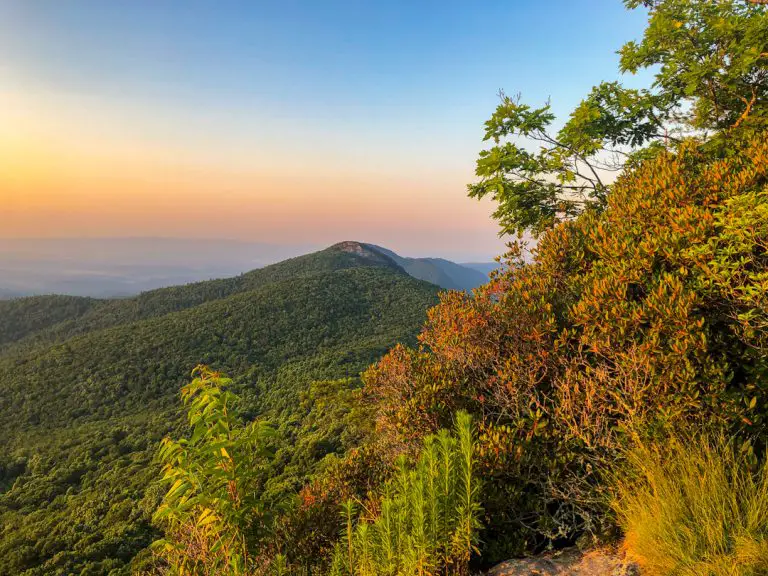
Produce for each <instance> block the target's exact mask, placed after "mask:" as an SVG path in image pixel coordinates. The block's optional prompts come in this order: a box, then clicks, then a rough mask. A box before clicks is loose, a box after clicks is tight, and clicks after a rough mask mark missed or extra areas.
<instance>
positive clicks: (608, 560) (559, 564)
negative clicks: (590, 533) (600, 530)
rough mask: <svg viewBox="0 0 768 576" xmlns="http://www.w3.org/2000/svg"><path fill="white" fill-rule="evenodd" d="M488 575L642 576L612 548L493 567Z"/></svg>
mask: <svg viewBox="0 0 768 576" xmlns="http://www.w3.org/2000/svg"><path fill="white" fill-rule="evenodd" d="M487 576H640V571H639V569H638V567H637V566H636V565H635V564H633V563H632V562H629V561H628V560H626V558H624V555H623V554H621V553H620V552H616V551H615V550H611V549H600V550H591V551H589V552H582V551H580V550H578V549H577V548H569V549H567V550H562V551H559V552H553V553H549V554H543V555H541V556H535V557H532V558H524V559H521V560H509V561H508V562H504V563H502V564H499V565H498V566H495V567H494V568H492V569H491V570H490V571H489V572H488V573H487Z"/></svg>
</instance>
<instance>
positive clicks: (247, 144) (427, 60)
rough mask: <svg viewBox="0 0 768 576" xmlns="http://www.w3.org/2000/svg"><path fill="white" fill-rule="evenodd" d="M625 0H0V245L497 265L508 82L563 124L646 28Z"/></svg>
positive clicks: (611, 74)
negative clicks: (344, 244) (123, 246)
mask: <svg viewBox="0 0 768 576" xmlns="http://www.w3.org/2000/svg"><path fill="white" fill-rule="evenodd" d="M644 24H645V15H644V14H643V13H642V12H640V11H635V12H631V11H627V10H626V9H625V8H624V6H623V4H622V2H621V1H620V0H579V1H573V0H551V1H546V2H543V1H542V2H539V1H535V2H532V1H528V0H506V1H500V0H487V1H483V2H474V1H469V0H463V1H452V0H441V1H431V0H429V1H428V0H387V1H375V2H374V1H362V0H358V1H353V0H349V1H337V0H325V1H323V2H319V1H317V0H302V1H294V0H274V1H269V2H267V1H258V0H248V1H234V0H216V1H214V0H209V1H200V0H114V1H109V2H106V1H104V0H0V222H1V226H2V228H0V237H3V238H6V239H9V238H10V239H13V238H58V237H89V238H98V237H143V236H146V237H172V238H187V237H191V238H226V239H235V240H244V241H261V242H273V243H292V244H310V245H317V246H322V245H327V244H331V243H334V242H337V241H340V240H347V239H354V240H360V241H365V242H373V243H376V244H380V245H384V246H387V247H389V248H391V249H394V250H396V251H398V252H399V253H401V254H404V255H410V256H426V255H431V256H443V257H449V258H454V259H457V260H487V259H489V258H491V257H493V256H494V255H496V254H499V253H501V252H502V248H503V243H504V239H501V238H499V237H498V226H497V224H496V223H495V222H494V221H493V220H492V219H491V217H490V213H491V212H492V208H493V206H492V204H491V203H490V202H478V201H477V200H473V199H470V198H468V197H467V195H466V185H467V184H468V183H469V182H471V181H472V180H473V171H474V162H475V159H476V157H477V153H478V152H479V151H480V150H481V149H482V148H483V142H482V136H483V123H484V122H485V120H487V119H488V118H489V116H490V114H491V113H492V112H493V109H494V107H495V105H496V103H497V102H498V96H497V94H498V92H499V90H501V89H503V90H505V91H506V92H507V93H517V92H521V93H522V96H523V99H524V100H526V101H528V102H530V103H532V104H533V103H535V104H539V103H543V102H544V101H546V100H547V99H551V102H552V105H553V108H554V111H555V113H556V114H558V116H559V117H565V116H567V114H568V112H569V111H570V110H571V109H572V108H573V107H574V106H575V105H576V104H577V103H578V102H579V100H580V99H581V98H582V97H583V96H585V95H586V94H587V93H588V91H589V89H590V88H591V87H592V86H593V85H594V84H597V83H598V82H600V81H601V80H614V79H617V78H619V75H618V68H617V63H618V57H617V55H616V53H615V52H616V50H617V49H618V48H619V47H620V46H621V45H622V44H623V43H624V42H626V41H628V40H631V39H633V38H639V37H640V35H641V34H642V30H643V27H644Z"/></svg>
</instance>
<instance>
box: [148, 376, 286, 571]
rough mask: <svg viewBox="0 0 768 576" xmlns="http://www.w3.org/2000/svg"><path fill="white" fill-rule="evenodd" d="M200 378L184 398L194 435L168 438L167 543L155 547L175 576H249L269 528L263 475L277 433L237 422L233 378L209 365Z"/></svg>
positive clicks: (160, 516) (162, 513)
mask: <svg viewBox="0 0 768 576" xmlns="http://www.w3.org/2000/svg"><path fill="white" fill-rule="evenodd" d="M193 376H196V378H195V379H194V380H193V381H192V382H191V383H190V384H188V385H186V386H184V388H182V392H181V395H182V398H183V401H184V404H185V405H186V406H187V410H188V419H189V425H190V427H191V428H192V435H191V437H190V438H188V439H181V440H178V441H175V440H171V439H170V438H165V439H164V440H163V442H162V445H161V448H160V452H159V458H160V460H161V461H162V463H163V481H164V482H165V483H166V484H167V485H169V488H168V491H167V492H166V494H165V497H164V498H163V502H162V504H161V505H160V507H159V508H158V510H157V512H156V514H155V520H156V521H158V522H159V523H161V524H162V525H163V526H164V527H165V529H166V537H165V538H164V539H162V540H159V541H157V542H155V544H154V547H155V550H156V551H157V553H158V554H159V555H160V556H161V557H162V558H163V559H164V560H165V562H166V563H167V564H168V566H169V568H170V573H172V574H205V575H214V574H233V575H239V574H249V573H252V569H253V563H254V561H255V558H254V557H253V555H252V552H251V551H252V550H253V544H254V541H258V539H259V538H260V537H262V536H263V535H264V534H265V533H266V532H267V531H268V529H269V525H270V508H269V506H265V505H264V504H265V503H264V502H262V501H261V499H260V492H259V486H258V478H259V474H258V472H259V470H260V469H261V468H262V466H263V465H264V464H265V463H266V462H268V460H269V458H270V453H269V451H268V450H267V449H266V440H267V438H268V437H269V436H270V434H271V428H270V427H269V426H268V425H267V424H266V423H264V422H262V421H254V422H252V423H250V424H244V423H243V422H242V421H241V420H240V419H239V418H238V415H237V412H236V411H235V410H234V409H233V405H234V404H235V402H236V400H237V397H236V396H235V395H234V394H232V393H231V392H229V391H227V390H226V386H227V385H228V384H229V382H230V381H229V380H228V379H227V378H224V377H223V376H221V375H220V374H218V373H216V372H213V371H211V370H210V369H209V368H207V367H205V366H198V367H197V368H196V369H195V370H194V372H193Z"/></svg>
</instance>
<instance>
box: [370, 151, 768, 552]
mask: <svg viewBox="0 0 768 576" xmlns="http://www.w3.org/2000/svg"><path fill="white" fill-rule="evenodd" d="M518 254H519V252H514V251H513V252H512V253H511V254H510V255H509V258H508V259H507V260H506V262H505V267H504V268H503V271H502V272H500V273H499V274H497V275H496V277H495V278H494V279H493V280H492V282H491V283H489V284H488V285H486V286H484V287H482V288H480V289H478V290H476V292H475V294H474V295H473V296H469V295H466V294H462V293H458V292H449V293H446V294H444V295H443V297H442V300H441V303H440V304H439V305H438V306H437V307H435V308H434V309H432V310H431V311H430V313H429V318H428V321H427V324H426V326H425V328H424V331H423V333H422V335H421V346H420V348H419V349H418V350H414V349H407V348H404V347H398V348H396V349H394V350H393V351H392V352H391V353H390V354H389V355H388V356H386V357H385V358H384V359H383V360H382V361H381V362H379V363H378V364H377V365H376V366H373V367H372V368H370V369H369V370H368V372H367V373H366V375H365V382H366V391H367V394H368V397H369V398H370V399H371V400H372V401H373V402H374V403H375V405H376V406H377V414H378V420H377V427H378V431H379V433H380V434H381V435H382V437H383V438H384V439H385V441H386V443H387V445H388V446H389V447H390V449H391V450H393V451H398V450H403V449H406V448H407V447H408V446H412V445H413V444H414V442H415V441H416V440H418V439H419V438H421V437H422V436H424V435H425V434H427V433H430V432H433V431H434V430H436V429H438V428H440V427H444V426H446V425H448V424H449V423H450V418H451V415H452V414H453V413H454V412H455V411H457V410H467V411H469V412H470V413H472V414H473V415H474V416H475V418H476V421H477V422H478V423H479V426H480V434H479V450H480V455H481V465H482V466H483V467H484V475H485V478H486V479H487V482H486V484H485V486H486V493H485V495H484V497H485V502H484V507H485V510H486V513H487V514H488V516H489V518H488V521H486V522H485V524H486V525H487V526H491V527H492V528H491V530H490V531H489V532H487V533H486V534H485V535H484V541H485V542H486V545H487V546H486V550H485V553H486V558H487V559H488V560H491V561H492V560H494V559H495V558H496V557H503V556H507V555H509V554H513V553H520V552H523V551H526V550H531V549H536V548H540V547H541V546H544V545H547V544H550V543H552V542H558V541H560V540H564V541H571V540H573V539H574V538H576V537H577V536H579V535H580V534H584V533H593V534H595V533H600V532H601V531H603V530H605V529H606V528H608V527H610V524H611V522H610V516H609V515H607V514H606V510H607V506H606V498H605V496H606V495H605V489H604V487H603V483H602V482H601V474H600V471H601V470H603V469H605V467H608V466H613V465H614V464H615V463H616V459H617V458H619V454H620V453H621V448H622V446H624V444H625V442H626V439H627V438H628V437H629V436H631V435H633V434H643V435H653V434H660V433H662V432H663V431H664V430H668V429H677V428H679V427H683V426H691V425H695V426H697V427H698V428H707V427H717V428H726V429H727V430H728V431H729V433H732V434H737V435H739V436H741V437H743V438H745V439H751V438H752V439H754V438H760V437H761V436H762V435H763V434H764V432H765V427H766V424H767V423H768V420H766V417H767V416H768V379H766V375H768V355H766V352H768V141H767V140H765V139H760V140H757V141H754V142H752V143H751V145H749V146H748V147H745V148H743V149H741V150H740V151H739V153H737V154H733V155H730V156H729V157H728V158H725V159H722V158H719V159H712V158H711V157H709V156H707V155H705V154H704V153H703V152H701V151H700V150H698V149H697V148H696V147H695V146H694V145H686V146H683V147H682V148H681V149H680V151H679V152H678V153H677V154H674V155H673V154H663V155H660V156H659V157H658V158H656V159H653V160H650V161H648V162H646V163H645V164H644V165H642V166H641V167H639V168H638V169H636V170H633V171H630V172H628V173H626V174H625V175H623V176H622V177H621V178H620V180H619V181H618V182H617V183H616V184H615V185H614V187H613V189H612V193H611V194H610V196H609V198H608V205H607V208H606V209H605V210H604V211H602V212H600V213H597V212H594V213H593V212H586V213H584V214H582V215H581V216H579V217H578V218H576V219H575V220H573V221H570V222H566V223H563V224H560V225H558V226H557V227H555V228H553V229H552V230H550V231H548V232H547V233H545V234H544V235H543V236H542V237H541V238H540V241H539V242H538V245H537V246H536V248H535V249H534V251H533V255H534V258H533V261H532V262H531V263H525V262H524V261H523V260H522V259H521V258H519V255H518ZM606 520H608V521H607V522H606Z"/></svg>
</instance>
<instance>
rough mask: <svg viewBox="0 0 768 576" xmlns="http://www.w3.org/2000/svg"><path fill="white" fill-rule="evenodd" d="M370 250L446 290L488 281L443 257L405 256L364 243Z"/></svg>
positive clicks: (412, 274)
mask: <svg viewBox="0 0 768 576" xmlns="http://www.w3.org/2000/svg"><path fill="white" fill-rule="evenodd" d="M366 246H368V247H369V248H371V249H372V250H375V251H377V252H380V253H381V254H384V255H386V256H388V257H389V258H391V259H392V260H393V261H394V262H395V263H397V265H398V266H400V267H401V268H402V269H403V270H405V271H406V272H407V273H408V274H410V275H411V276H413V277H414V278H418V279H419V280H425V281H427V282H431V283H432V284H436V285H438V286H440V287H441V288H445V289H448V290H465V291H467V292H468V291H470V290H472V289H473V288H477V287H478V286H480V285H481V284H485V283H486V282H488V276H487V275H486V274H483V273H482V272H480V271H478V270H474V269H472V268H469V267H467V266H462V265H461V264H456V263H455V262H451V261H450V260H444V259H443V258H405V257H403V256H399V255H397V254H395V253H394V252H392V251H391V250H388V249H386V248H382V247H381V246H376V245H375V244H366Z"/></svg>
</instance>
